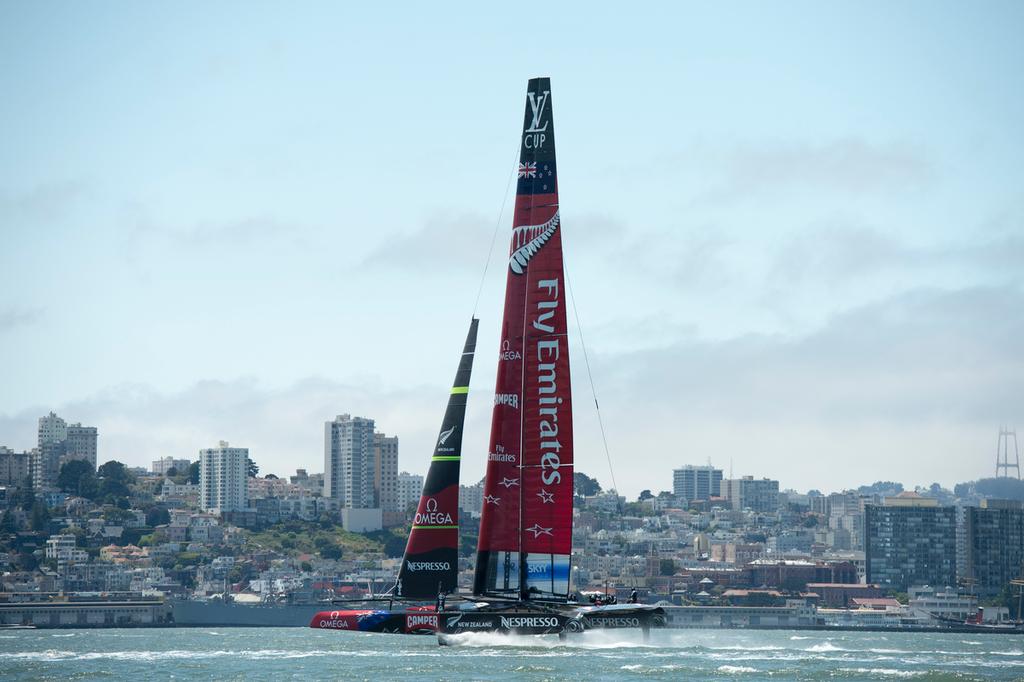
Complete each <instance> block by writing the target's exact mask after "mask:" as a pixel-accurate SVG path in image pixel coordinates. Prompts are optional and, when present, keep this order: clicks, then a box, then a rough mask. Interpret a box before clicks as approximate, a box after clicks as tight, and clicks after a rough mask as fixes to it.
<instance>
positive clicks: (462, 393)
mask: <svg viewBox="0 0 1024 682" xmlns="http://www.w3.org/2000/svg"><path fill="white" fill-rule="evenodd" d="M478 322H479V320H477V319H476V318H473V320H472V321H471V322H470V324H469V333H468V334H467V335H466V345H465V347H464V348H463V350H462V357H461V359H460V360H459V368H458V370H457V371H456V372H455V383H454V385H453V386H452V392H451V395H450V397H449V398H448V409H447V410H445V413H444V421H442V422H441V432H440V433H439V434H438V437H437V444H436V445H435V446H434V456H433V457H432V458H431V460H430V469H429V470H428V471H427V478H426V480H425V481H424V482H423V494H422V495H421V496H420V503H419V506H418V507H417V508H416V516H415V518H414V519H413V523H412V530H411V531H410V532H409V541H408V543H407V544H406V546H405V556H403V557H402V567H401V568H400V569H399V571H398V582H397V583H396V585H395V596H398V597H406V598H409V599H434V598H436V597H437V595H438V592H446V593H447V592H454V591H455V589H456V587H457V585H456V582H457V577H458V570H459V464H460V462H461V459H462V426H463V422H464V421H465V417H466V398H467V397H468V394H469V377H470V373H471V372H472V370H473V354H474V352H475V351H476V330H477V323H478Z"/></svg>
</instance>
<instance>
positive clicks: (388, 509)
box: [373, 433, 401, 514]
mask: <svg viewBox="0 0 1024 682" xmlns="http://www.w3.org/2000/svg"><path fill="white" fill-rule="evenodd" d="M373 492H374V495H373V497H374V505H373V506H375V507H380V508H381V510H382V511H383V512H384V513H385V514H390V513H394V512H398V511H401V510H399V508H398V436H385V435H384V434H383V433H374V434H373Z"/></svg>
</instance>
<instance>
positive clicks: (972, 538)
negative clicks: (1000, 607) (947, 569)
mask: <svg viewBox="0 0 1024 682" xmlns="http://www.w3.org/2000/svg"><path fill="white" fill-rule="evenodd" d="M964 517H965V518H964V522H965V523H964V529H965V532H964V535H965V537H964V549H965V553H964V562H963V563H964V569H965V571H966V575H964V577H966V578H967V579H968V580H970V581H973V584H974V588H975V590H976V591H977V593H978V594H980V595H985V596H992V595H996V594H999V592H1001V591H1002V590H1003V589H1004V588H1005V587H1006V585H1007V584H1009V582H1010V580H1012V579H1014V578H1019V577H1020V576H1021V571H1022V566H1024V502H1020V501H1019V500H982V501H981V506H980V507H967V508H965V510H964Z"/></svg>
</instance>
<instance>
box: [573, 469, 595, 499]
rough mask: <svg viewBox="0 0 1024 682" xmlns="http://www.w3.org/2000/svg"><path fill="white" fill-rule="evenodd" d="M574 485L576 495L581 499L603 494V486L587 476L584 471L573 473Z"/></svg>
mask: <svg viewBox="0 0 1024 682" xmlns="http://www.w3.org/2000/svg"><path fill="white" fill-rule="evenodd" d="M572 485H573V491H574V493H575V494H576V495H579V496H580V497H590V496H591V495H596V494H598V493H599V492H601V484H600V483H598V482H597V479H596V478H591V477H590V476H587V475H586V474H585V473H583V472H582V471H577V472H575V473H573V476H572Z"/></svg>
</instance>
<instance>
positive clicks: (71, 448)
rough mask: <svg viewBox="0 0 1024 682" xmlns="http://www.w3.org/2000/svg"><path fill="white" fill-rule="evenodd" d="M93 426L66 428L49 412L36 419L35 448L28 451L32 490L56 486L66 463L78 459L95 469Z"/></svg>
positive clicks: (61, 420) (95, 433) (67, 425)
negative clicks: (62, 467)
mask: <svg viewBox="0 0 1024 682" xmlns="http://www.w3.org/2000/svg"><path fill="white" fill-rule="evenodd" d="M96 441H97V430H96V427H95V426H82V425H81V424H70V425H69V424H67V423H66V422H65V421H64V420H63V419H61V418H60V417H58V416H57V415H56V414H54V413H53V412H51V413H50V414H48V415H46V416H45V417H40V418H39V430H38V447H36V449H35V450H33V451H32V456H31V459H30V461H31V463H30V467H31V470H32V472H31V475H32V486H33V487H34V488H35V489H36V490H50V489H52V488H54V487H55V486H56V485H57V476H58V475H59V474H60V468H61V466H63V465H64V464H65V463H66V462H70V461H71V460H75V459H79V460H82V461H85V462H88V463H89V464H91V465H92V467H93V468H94V469H95V468H96Z"/></svg>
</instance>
